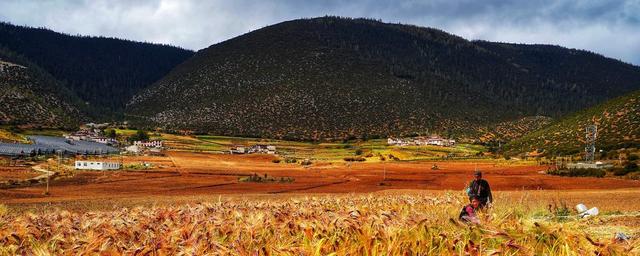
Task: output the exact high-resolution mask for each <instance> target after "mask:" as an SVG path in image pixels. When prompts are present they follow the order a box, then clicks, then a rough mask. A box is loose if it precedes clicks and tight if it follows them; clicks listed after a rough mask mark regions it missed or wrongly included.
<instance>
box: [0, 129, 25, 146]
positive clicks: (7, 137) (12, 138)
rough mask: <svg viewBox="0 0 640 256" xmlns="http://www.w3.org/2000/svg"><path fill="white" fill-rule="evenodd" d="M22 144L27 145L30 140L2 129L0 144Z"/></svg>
mask: <svg viewBox="0 0 640 256" xmlns="http://www.w3.org/2000/svg"><path fill="white" fill-rule="evenodd" d="M2 141H4V142H20V143H27V142H28V140H27V139H26V138H25V137H24V136H22V135H20V134H16V133H13V132H10V131H7V130H4V129H0V142H2Z"/></svg>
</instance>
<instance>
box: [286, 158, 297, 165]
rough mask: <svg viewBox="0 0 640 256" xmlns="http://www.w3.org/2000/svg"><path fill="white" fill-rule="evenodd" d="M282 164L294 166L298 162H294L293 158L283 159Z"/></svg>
mask: <svg viewBox="0 0 640 256" xmlns="http://www.w3.org/2000/svg"><path fill="white" fill-rule="evenodd" d="M284 162H285V163H288V164H295V163H297V162H298V160H296V159H295V158H285V159H284Z"/></svg>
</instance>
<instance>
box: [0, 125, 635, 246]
mask: <svg viewBox="0 0 640 256" xmlns="http://www.w3.org/2000/svg"><path fill="white" fill-rule="evenodd" d="M118 132H119V133H120V132H129V133H130V131H127V130H121V131H118ZM152 137H153V138H156V139H162V140H164V142H165V145H167V146H168V147H169V148H170V150H168V151H166V152H164V155H163V156H107V157H95V156H93V157H91V156H89V157H87V159H95V160H107V161H118V162H122V163H123V166H124V167H125V168H124V169H123V170H119V171H70V172H65V175H60V176H58V177H56V178H55V179H52V180H51V181H50V184H49V185H50V186H49V194H48V195H45V194H44V193H43V192H44V191H45V184H33V185H31V186H19V187H12V188H6V189H0V199H2V205H0V241H2V242H0V255H4V254H7V255H12V254H64V253H71V254H145V253H148V252H152V253H156V254H159V255H161V254H166V255H172V254H205V253H210V254H230V255H250V254H251V255H253V254H258V255H267V254H275V255H299V254H303V255H310V254H316V255H326V254H331V253H336V254H337V255H345V254H352V255H353V254H369V255H378V254H401V253H402V252H410V254H411V253H412V254H423V255H441V254H465V253H468V254H470V255H476V254H479V255H486V254H492V253H497V254H503V255H539V254H553V255H583V254H586V253H588V252H600V253H603V254H607V253H614V254H616V253H617V254H637V253H640V252H638V243H639V240H638V239H637V237H638V235H640V230H639V229H638V228H637V226H638V224H640V212H638V209H639V207H640V206H639V205H638V203H637V202H636V201H637V200H636V199H637V198H638V197H640V190H639V189H638V188H640V181H637V180H629V179H614V178H610V177H605V178H592V177H581V178H572V177H558V176H551V175H547V174H544V171H545V170H547V169H548V168H550V166H546V165H540V164H537V163H536V162H535V161H523V160H509V161H507V160H504V159H494V158H492V157H490V156H482V154H479V153H481V152H483V151H484V150H485V149H484V148H482V147H481V146H475V145H465V144H462V145H458V146H456V147H452V148H444V147H417V146H412V147H403V148H398V147H389V146H387V145H386V144H385V141H383V140H370V141H365V142H358V141H355V142H342V143H308V142H289V141H279V140H264V139H252V138H233V137H223V136H181V135H171V134H154V135H152ZM256 143H263V144H270V145H276V146H277V147H278V151H279V155H268V154H244V155H236V154H233V155H232V154H223V152H225V151H226V150H228V148H229V147H231V146H233V145H251V144H256ZM356 155H357V156H361V157H362V158H364V159H365V161H364V162H347V161H345V160H344V158H345V157H348V156H356ZM391 156H393V158H392V157H391ZM81 158H82V159H84V157H81ZM73 160H74V159H73V158H67V159H64V160H63V161H62V163H63V164H64V165H71V164H72V162H73ZM288 160H293V161H288ZM302 160H309V162H310V163H309V164H301V162H302ZM40 161H41V160H40ZM25 164H26V166H19V167H8V166H5V167H0V169H1V171H0V174H2V175H1V176H0V179H5V180H6V179H16V178H30V177H32V176H34V175H39V173H36V172H33V171H31V170H30V169H29V165H30V164H38V165H39V166H42V167H43V168H48V169H50V170H58V167H57V166H56V161H55V159H54V158H52V159H49V160H48V161H43V162H36V163H25ZM434 166H437V168H434ZM476 169H477V170H481V171H483V173H484V175H485V178H486V179H487V180H488V181H489V182H490V183H491V186H492V189H493V190H494V191H495V192H494V194H495V197H496V204H495V206H494V207H493V208H492V209H491V210H490V211H488V212H486V213H483V214H482V215H481V218H482V224H481V225H479V226H467V225H466V224H462V223H459V222H457V221H456V219H457V214H458V212H459V210H460V208H461V207H462V206H463V205H464V204H465V203H466V199H465V198H464V195H463V192H462V190H463V188H464V187H465V185H466V184H467V182H468V181H469V180H470V179H471V174H472V173H473V172H474V170H476ZM254 176H257V177H264V179H262V178H260V179H248V178H247V177H254ZM246 180H257V181H260V180H273V181H275V182H246ZM279 180H286V181H287V182H278V181H279ZM612 198H615V199H616V200H612ZM577 203H584V204H587V205H589V206H597V207H598V208H599V209H600V210H601V213H602V214H601V215H600V216H598V217H595V218H591V219H588V220H582V219H576V218H575V216H573V215H574V212H573V210H571V209H572V208H573V206H574V205H575V204H577ZM97 230H103V231H104V232H98V231H97ZM615 232H623V233H625V234H627V235H630V236H631V237H632V238H633V239H631V240H629V241H626V242H620V243H618V242H613V241H612V240H611V238H612V236H613V234H614V233H615Z"/></svg>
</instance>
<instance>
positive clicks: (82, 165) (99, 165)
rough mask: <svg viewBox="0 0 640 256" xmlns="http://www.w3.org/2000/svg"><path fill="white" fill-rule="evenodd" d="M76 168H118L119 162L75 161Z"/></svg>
mask: <svg viewBox="0 0 640 256" xmlns="http://www.w3.org/2000/svg"><path fill="white" fill-rule="evenodd" d="M75 167H76V170H118V169H120V167H121V166H120V163H118V162H104V161H76V165H75Z"/></svg>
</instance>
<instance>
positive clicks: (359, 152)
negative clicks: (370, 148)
mask: <svg viewBox="0 0 640 256" xmlns="http://www.w3.org/2000/svg"><path fill="white" fill-rule="evenodd" d="M359 155H362V149H360V148H359V149H356V156H359Z"/></svg>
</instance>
